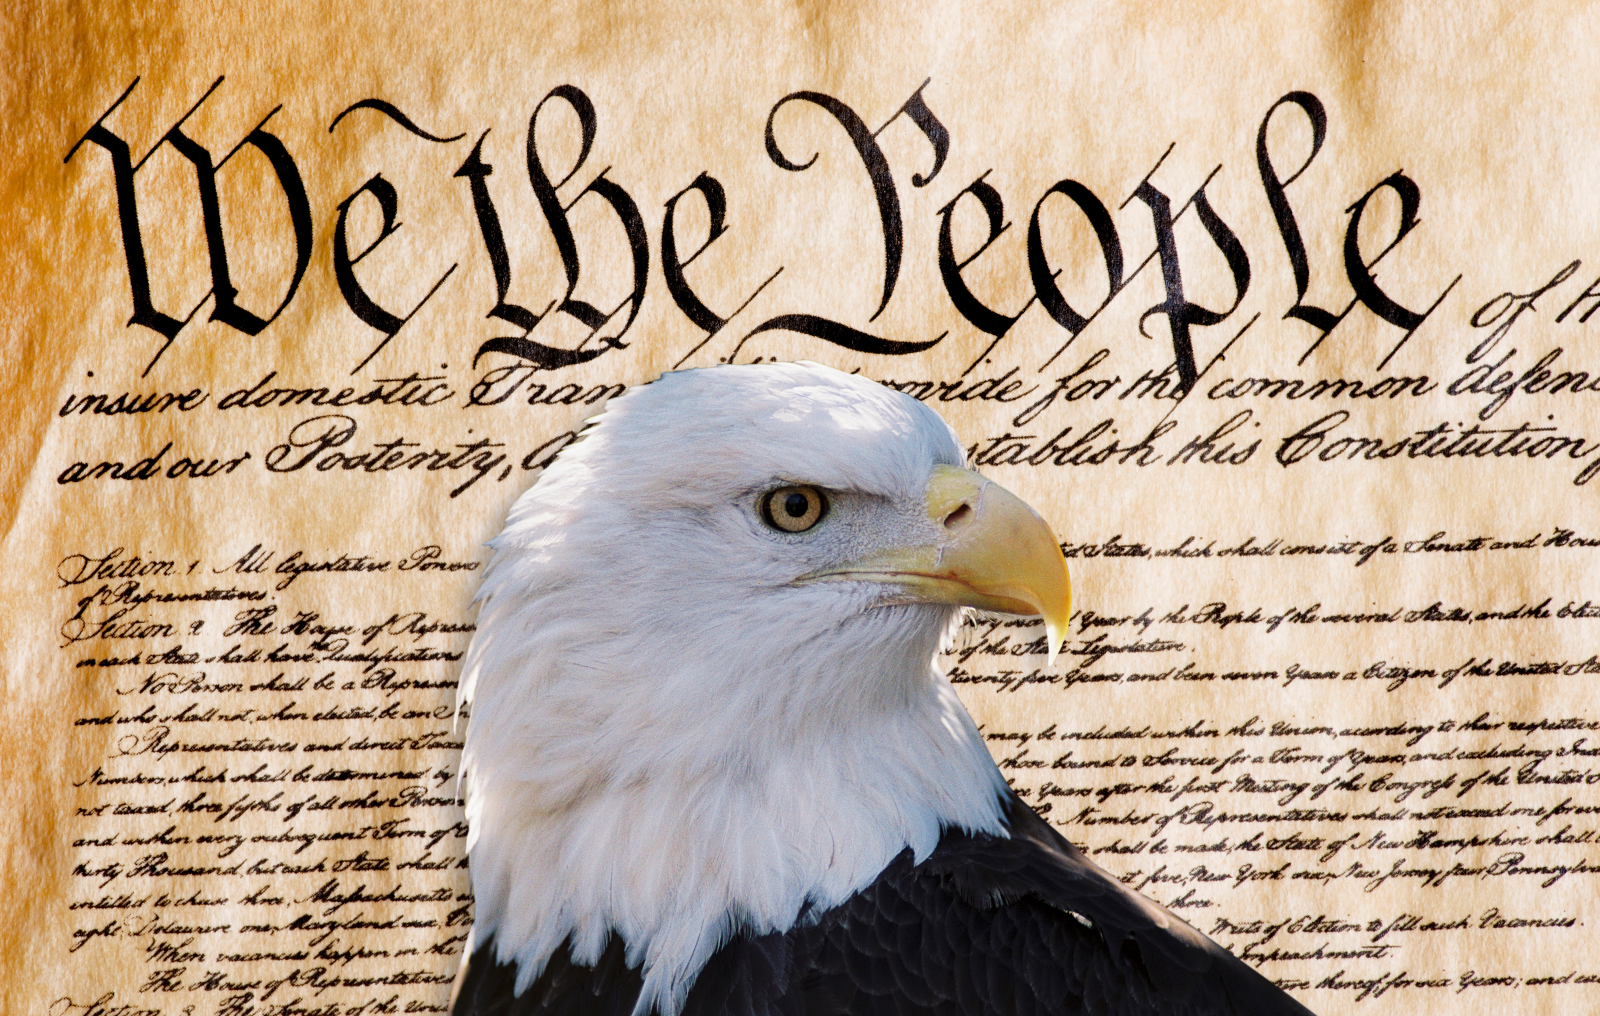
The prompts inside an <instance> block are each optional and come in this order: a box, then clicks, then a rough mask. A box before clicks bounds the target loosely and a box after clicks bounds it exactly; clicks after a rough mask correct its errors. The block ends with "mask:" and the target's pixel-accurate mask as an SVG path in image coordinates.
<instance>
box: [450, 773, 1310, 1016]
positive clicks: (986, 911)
mask: <svg viewBox="0 0 1600 1016" xmlns="http://www.w3.org/2000/svg"><path fill="white" fill-rule="evenodd" d="M1007 822H1008V825H1009V827H1010V830H1011V838H1010V839H1002V838H1000V837H996V836H991V835H987V834H980V835H969V834H967V833H964V832H960V831H957V830H947V831H946V832H945V834H944V836H943V837H942V838H941V839H940V841H939V845H938V847H937V848H936V849H935V850H934V852H933V853H932V854H931V855H930V856H929V857H928V858H927V859H926V860H924V861H923V862H922V863H921V864H915V865H914V864H913V863H912V860H911V852H910V851H909V850H907V851H906V852H904V853H903V854H901V855H900V856H899V857H898V858H896V859H895V860H894V862H893V863H891V864H890V865H889V867H887V868H886V869H884V871H883V873H882V874H881V875H880V876H879V877H878V878H877V879H876V880H875V881H874V882H873V883H872V884H871V885H869V886H867V887H866V888H864V889H862V890H861V891H860V892H858V893H856V894H855V895H854V896H852V897H850V898H849V899H847V900H846V901H845V902H844V903H842V904H840V905H839V906H837V907H834V908H833V909H831V910H828V911H825V912H823V913H821V914H818V915H806V916H803V917H802V919H801V921H800V922H799V923H798V924H797V925H796V926H795V927H794V928H792V929H790V930H789V931H787V932H783V933H774V934H768V935H762V936H759V937H751V936H739V937H736V938H734V939H733V940H732V941H730V942H729V943H728V944H727V945H725V946H724V947H723V948H722V949H721V950H720V951H719V952H717V953H716V955H714V956H713V957H712V958H711V960H710V961H709V962H708V963H707V964H706V966H705V967H704V968H703V969H702V970H701V971H700V974H699V976H698V977H697V978H696V979H695V982H694V986H693V987H692V988H691V990H690V992H689V996H688V999H687V1000H686V1002H685V1005H684V1008H683V1016H802V1014H804V1016H823V1014H827V1016H867V1014H871V1016H878V1014H882V1016H895V1014H911V1013H920V1014H929V1013H938V1014H949V1016H978V1014H986V1016H987V1014H993V1016H1010V1014H1016V1016H1028V1014H1035V1013H1037V1014H1040V1016H1045V1014H1094V1016H1101V1014H1104V1016H1134V1014H1140V1016H1157V1014H1160V1016H1167V1014H1173V1016H1177V1014H1192V1016H1225V1014H1238V1016H1277V1014H1284V1016H1309V1010H1307V1009H1306V1008H1305V1007H1304V1006H1302V1005H1300V1004H1299V1003H1297V1002H1295V1001H1294V1000H1293V999H1292V998H1290V997H1289V996H1288V995H1287V994H1285V993H1284V992H1282V991H1280V990H1279V989H1278V988H1276V987H1274V986H1273V985H1272V984H1271V982H1269V981H1267V980H1266V978H1264V977H1262V976H1261V975H1260V974H1259V973H1257V972H1256V971H1255V970H1253V969H1251V968H1250V967H1249V966H1247V965H1245V964H1244V963H1243V962H1241V961H1240V960H1238V959H1236V958H1235V957H1234V956H1232V955H1231V954H1230V953H1228V952H1227V951H1226V950H1224V949H1222V948H1221V947H1220V946H1218V945H1216V944H1215V943H1213V942H1211V941H1210V940H1208V939H1206V938H1204V937H1203V936H1201V935H1200V934H1199V933H1198V932H1195V931H1193V930H1192V929H1190V928H1189V927H1188V926H1186V925H1181V924H1178V923H1177V922H1176V921H1175V920H1172V919H1169V923H1170V924H1171V925H1173V926H1172V927H1165V928H1164V927H1161V926H1160V925H1159V924H1158V923H1156V920H1157V918H1156V916H1155V915H1156V914H1157V913H1158V912H1159V911H1157V910H1156V908H1155V905H1154V904H1152V903H1150V902H1149V901H1147V900H1145V899H1143V898H1142V897H1139V896H1137V895H1136V894H1135V893H1133V892H1132V891H1131V890H1129V889H1127V888H1126V887H1124V886H1122V885H1121V884H1119V883H1117V882H1116V881H1115V880H1113V879H1111V878H1110V877H1108V876H1107V875H1106V874H1105V873H1104V872H1102V871H1101V870H1100V869H1098V868H1096V867H1095V866H1094V865H1093V864H1091V863H1090V862H1089V861H1088V860H1087V859H1086V858H1085V857H1084V856H1083V854H1082V852H1080V851H1079V850H1078V849H1077V848H1076V847H1074V846H1072V845H1071V844H1070V843H1068V842H1067V841H1066V840H1065V839H1063V838H1062V837H1061V835H1060V834H1059V833H1057V832H1056V831H1055V830H1054V829H1053V828H1052V827H1051V826H1050V825H1049V823H1047V822H1045V821H1044V820H1043V819H1041V818H1039V817H1038V816H1037V815H1035V814H1034V813H1033V811H1032V810H1031V809H1030V808H1029V807H1028V806H1027V805H1026V804H1024V803H1023V802H1022V801H1021V800H1019V799H1017V798H1015V797H1012V798H1011V800H1010V801H1009V802H1008V807H1007ZM516 974H517V969H516V967H515V966H514V965H502V964H497V963H496V962H495V961H494V942H493V941H492V940H491V941H489V942H485V943H483V944H481V945H480V946H479V947H478V948H477V950H476V951H475V952H474V954H473V956H472V957H471V960H470V964H469V967H468V970H467V972H466V975H465V978H464V979H463V981H462V984H461V989H460V992H459V994H458V996H457V998H456V1003H455V1009H454V1016H546V1014H550V1016H629V1014H630V1013H631V1012H632V1011H633V1007H634V1003H635V1001H636V1000H637V998H638V995H639V990H640V987H641V984H642V979H641V977H640V973H639V971H638V970H637V969H630V968H629V967H627V965H626V963H625V960H624V948H623V944H622V943H621V942H620V941H618V940H616V939H615V938H613V939H612V941H611V942H610V944H609V947H608V948H607V950H606V952H605V954H604V955H603V956H602V957H601V959H600V962H599V963H598V964H597V965H596V966H594V967H578V966H574V965H573V964H572V962H571V960H570V957H569V956H568V954H567V951H566V949H565V948H563V949H561V950H558V952H557V954H556V955H555V956H553V957H552V958H551V960H550V962H549V964H548V965H547V967H546V969H545V971H544V973H543V974H542V975H541V976H540V977H539V978H538V979H537V980H535V981H534V982H533V984H532V985H531V986H530V987H529V988H528V990H527V991H525V992H523V994H521V995H520V996H518V995H514V994H513V990H512V989H513V986H514V985H515V983H516Z"/></svg>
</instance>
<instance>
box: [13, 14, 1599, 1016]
mask: <svg viewBox="0 0 1600 1016" xmlns="http://www.w3.org/2000/svg"><path fill="white" fill-rule="evenodd" d="M1597 25H1600V21H1597V18H1596V17H1595V15H1594V13H1593V11H1592V10H1591V9H1590V8H1588V7H1587V6H1585V5H1582V4H1570V5H1562V4H1542V5H1526V4H1510V3H1507V4H1498V5H1491V4H1468V3H1451V4H1433V5H1417V4H1404V3H1392V4H1383V3H1380V4H1354V3H1352V4H1345V5H1338V4H1324V3H1305V4H1238V3H1231V4H1220V3H1219V4H1209V5H1189V6H1186V7H1184V8H1182V9H1174V8H1172V7H1171V6H1170V5H1164V4H1156V3H1131V4H1130V3H1122V4H1110V3H1093V4H1091V3H1083V4H1055V5H1047V6H1034V5H1022V4H1011V5H1003V4H983V5H978V4H972V5H961V4H950V3H945V4H893V3H878V4H837V5H822V4H778V3H758V4H746V5H734V4H729V5H710V4H705V5H698V6H690V5H679V6H676V7H674V8H672V9H663V8H661V7H660V5H653V4H643V3H632V4H603V5H602V4H577V3H554V4H545V5H538V6H530V7H528V8H527V9H523V10H512V9H509V8H506V7H505V6H504V5H483V6H478V7H472V8H468V7H466V6H465V5H463V6H462V7H460V8H456V7H440V6H422V5H417V6H396V5H389V4H365V3H354V4H352V3H341V4H323V5H315V6H313V5H300V6H296V7H293V8H285V9H270V8H268V7H266V6H265V5H256V4H228V5H213V4H185V5H176V6H174V5H131V6H130V5H128V4H125V3H98V4H97V3H73V4H56V5H47V4H34V5H24V6H23V7H21V8H19V9H17V10H15V11H13V12H11V13H10V14H8V15H7V16H6V20H5V21H4V26H5V53H6V56H7V61H6V63H7V69H6V70H5V71H4V72H0V110H3V113H0V118H3V122H4V124H5V126H6V128H7V139H8V144H7V151H8V154H9V158H8V159H7V160H6V162H5V165H4V167H3V169H0V183H3V188H4V202H3V203H0V222H3V224H4V226H3V233H0V236H3V244H4V246H3V250H4V255H5V265H6V269H7V279H8V282H9V286H8V294H7V299H6V300H5V302H4V306H3V309H0V317H3V321H4V327H5V331H4V334H5V342H6V351H7V358H6V363H7V366H8V370H7V371H6V373H5V381H4V389H3V393H4V398H5V402H6V407H7V408H6V416H5V421H6V424H7V435H6V443H5V448H6V455H5V456H4V458H3V460H0V506H3V507H0V525H3V530H0V532H3V540H4V545H3V553H4V561H5V562H6V567H5V569H4V572H3V581H4V599H3V601H0V602H3V609H0V646H3V650H0V652H3V657H0V660H3V663H0V672H3V675H4V688H5V706H6V719H7V723H6V725H5V733H4V741H3V744H0V759H3V767H4V768H3V771H4V773H5V780H4V783H3V785H4V794H5V797H4V802H3V804H4V815H5V820H4V822H5V825H4V828H5V847H6V851H5V855H4V857H5V861H4V868H3V880H4V887H5V890H6V892H5V896H6V899H7V900H8V912H7V914H6V920H5V921H4V922H3V925H0V927H3V929H4V930H3V931H0V957H3V960H0V963H3V976H0V980H3V981H4V983H5V986H6V987H5V991H6V1008H7V1011H10V1012H16V1013H41V1014H43V1013H49V1014H50V1016H133V1014H135V1013H140V1014H150V1016H156V1014H165V1016H179V1014H189V1013H194V1014H207V1016H209V1014H212V1013H221V1014H230V1016H247V1014H250V1016H289V1014H292V1013H293V1014H309V1013H316V1014H321V1016H358V1014H359V1016H365V1014H369V1013H386V1012H391V1013H399V1012H437V1011H442V1010H443V1008H444V1006H445V1004H446V999H447V997H448V993H449V984H450V980H451V978H452V977H453V976H454V973H455V969H456V966H457V964H458V963H459V961H460V954H461V948H462V944H463V942H464V941H465V936H466V933H467V930H468V928H469V926H470V922H471V912H472V907H471V902H472V901H471V894H470V885H469V881H468V878H467V871H466V867H465V863H464V860H463V858H464V846H465V833H466V827H465V825H464V823H463V818H462V813H461V809H460V806H459V804H458V803H457V790H458V788H457V781H456V769H457V759H458V753H459V747H460V744H459V741H460V726H458V725H457V723H456V721H455V717H454V702H455V686H456V678H457V666H458V665H457V661H458V660H459V658H460V656H461V654H462V652H463V650H464V649H465V647H466V645H467V642H468V640H469V639H470V637H471V633H472V630H473V622H474V614H473V610H472V608H471V606H470V600H471V597H472V594H473V592H474V589H475V588H476V583H477V580H478V578H479V576H480V574H481V567H482V564H483V562H484V561H485V560H486V557H487V552H486V550H485V548H484V546H483V544H484V541H485V540H487V539H488V538H490V537H491V536H493V535H494V534H495V533H496V532H497V531H498V529H499V527H500V525H501V523H502V521H503V519H504V516H505V513H506V510H507V508H508V507H509V505H510V504H511V502H512V501H513V500H514V499H515V498H516V497H517V496H518V494H519V493H521V492H522V491H523V490H525V489H527V488H528V487H529V486H530V485H531V484H533V483H534V482H536V481H537V479H538V476H539V473H540V471H541V469H543V468H544V466H545V465H546V464H547V463H548V462H549V461H550V460H551V458H552V456H554V455H555V454H557V453H558V452H559V451H560V449H561V448H562V447H563V445H564V444H565V443H566V442H568V441H570V440H571V439H572V438H573V437H574V436H575V434H576V431H577V429H578V428H579V427H581V425H582V421H583V420H585V419H586V418H588V417H590V416H592V415H594V414H595V413H597V412H599V411H600V410H601V409H602V408H603V406H604V404H605V403H606V401H607V400H608V399H610V398H612V397H614V396H615V395H617V394H619V393H620V392H622V391H624V390H625V389H626V388H627V387H628V386H632V385H637V384H640V383H643V382H646V381H648V380H650V379H652V378H654V377H656V376H657V375H659V374H660V373H661V372H662V371H666V370H672V369H681V368H690V367H709V366H713V365H716V364H719V363H725V362H737V363H749V362H755V361H764V360H768V359H777V360H787V359H810V360H817V361H821V362H824V363H827V364H831V365H833V366H837V367H840V368H842V369H844V370H847V371H859V372H860V373H862V374H865V375H866V376H868V377H871V378H874V379H877V380H880V381H882V382H884V383H885V384H889V385H891V386H893V387H895V388H898V389H899V390H901V391H903V392H906V393H907V394H910V395H912V396H914V397H916V398H918V399H921V400H923V401H924V402H926V403H928V404H929V405H931V406H933V407H934V408H936V409H937V410H938V411H939V412H940V413H941V414H943V415H944V416H945V418H946V419H947V420H949V421H950V422H951V424H952V425H953V426H954V427H955V428H956V430H957V431H958V432H959V434H960V435H961V437H962V440H963V441H964V442H965V443H966V444H967V445H968V446H969V453H968V454H969V458H970V459H971V461H972V462H973V464H974V465H975V467H976V468H979V469H981V470H982V471H984V472H985V473H986V474H987V475H989V476H991V477H993V478H994V479H996V480H997V481H999V482H1001V483H1003V484H1005V485H1006V486H1007V487H1009V488H1010V489H1012V490H1014V491H1016V492H1017V493H1018V494H1019V495H1021V496H1022V497H1024V498H1025V499H1027V500H1028V501H1029V502H1030V503H1032V504H1033V505H1035V506H1037V507H1038V508H1039V509H1040V511H1041V512H1043V514H1044V515H1045V516H1046V517H1047V519H1048V520H1049V522H1050V523H1051V525H1052V527H1053V528H1054V530H1055V532H1056V533H1057V535H1058V536H1059V537H1060V539H1061V540H1062V541H1063V544H1064V547H1065V550H1066V553H1067V555H1068V560H1069V564H1070V565H1071V566H1072V569H1073V574H1074V580H1075V583H1076V596H1075V605H1076V614H1075V619H1074V625H1073V630H1072V633H1071V637H1070V639H1069V641H1068V643H1067V648H1066V652H1065V653H1064V654H1063V656H1062V657H1061V658H1060V659H1059V660H1058V661H1057V662H1056V664H1055V665H1054V666H1053V667H1049V666H1046V664H1045V656H1044V651H1043V643H1042V639H1041V630H1040V629H1039V628H1038V627H1036V626H1034V625H1031V624H1030V623H1028V622H1026V621H1022V620H1017V619H1009V618H1005V617H1001V616H998V615H996V616H991V617H980V618H978V619H976V620H975V623H974V624H973V625H972V626H971V627H970V628H968V629H967V630H965V631H964V632H963V635H962V639H961V641H960V642H959V644H958V645H957V646H956V648H955V650H954V651H953V652H952V654H951V655H950V656H949V657H948V658H947V660H946V663H947V666H948V668H949V670H950V673H951V675H952V678H953V680H955V681H956V683H957V687H958V689H959V690H960V691H961V693H962V695H963V697H964V699H965V700H966V702H967V703H968V705H969V707H970V708H971V710H972V711H973V713H974V715H975V716H977V718H978V719H979V721H980V722H981V723H983V724H984V730H985V733H986V734H987V736H988V737H989V738H990V740H991V744H992V747H993V750H994V753H995V756H996V759H997V760H998V761H999V762H1000V764H1001V767H1002V769H1003V771H1004V772H1005V773H1006V774H1007V775H1008V776H1009V777H1011V778H1012V779H1013V780H1014V784H1015V786H1016V787H1017V789H1018V792H1019V793H1021V794H1022V795H1023V796H1024V797H1025V798H1026V799H1027V800H1028V801H1029V802H1030V803H1031V804H1033V805H1034V806H1035V807H1036V808H1037V809H1039V810H1040V811H1042V812H1045V813H1046V814H1047V816H1048V818H1050V819H1051V820H1052V821H1053V822H1054V823H1056V825H1057V826H1058V828H1060V830H1061V831H1062V832H1063V833H1064V834H1065V835H1066V836H1067V837H1069V838H1070V839H1072V840H1073V841H1075V842H1077V843H1079V844H1080V845H1082V846H1083V847H1084V848H1085V849H1086V850H1088V851H1089V852H1090V853H1091V855H1092V856H1093V857H1094V859H1095V860H1096V861H1097V862H1098V863H1100V864H1101V865H1102V866H1104V867H1105V868H1106V869H1108V870H1109V871H1111V872H1112V873H1114V874H1116V875H1117V876H1119V877H1122V878H1124V879H1125V880H1126V881H1127V882H1128V883H1129V884H1130V885H1133V886H1135V887H1137V888H1139V889H1140V890H1141V891H1143V892H1145V893H1148V894H1149V895H1151V896H1153V897H1155V898H1156V899H1158V900H1160V901H1161V902H1163V903H1165V904H1167V905H1168V906H1170V907H1172V908H1174V909H1175V910H1176V911H1177V912H1178V913H1180V914H1182V915H1183V916H1184V917H1185V918H1186V919H1187V920H1189V921H1190V922H1191V923H1192V924H1194V925H1195V926H1196V927H1197V928H1199V929H1200V930H1201V931H1203V932H1205V933H1207V934H1209V935H1211V936H1212V937H1214V938H1215V939H1217V940H1218V941H1219V942H1221V943H1223V944H1224V945H1226V946H1227V947H1228V948H1230V949H1231V950H1233V951H1234V952H1235V953H1236V954H1238V955H1240V956H1242V957H1244V958H1246V959H1247V960H1248V961H1249V962H1251V963H1252V964H1254V965H1256V966H1257V967H1258V968H1259V969H1260V970H1261V971H1262V972H1263V973H1264V974H1265V975H1266V976H1268V977H1269V978H1271V979H1273V980H1275V981H1277V982H1278V983H1280V984H1282V985H1284V986H1285V987H1287V988H1288V989H1289V990H1291V991H1292V992H1294V993H1295V994H1296V996H1297V997H1299V998H1300V999H1302V1000H1303V1001H1304V1002H1305V1003H1306V1004H1307V1005H1309V1006H1311V1007H1312V1008H1313V1009H1315V1010H1317V1011H1319V1012H1326V1013H1351V1012H1371V1013H1404V1012H1417V1011H1425V1010H1426V1011H1435V1010H1438V1009H1448V1011H1452V1012H1463V1013H1487V1012H1494V1011H1506V1010H1507V1009H1512V1010H1515V1011H1518V1012H1529V1013H1534V1012H1558V1011H1559V1012H1567V1011H1585V1010H1587V1009H1590V1008H1593V1007H1594V1006H1596V1005H1597V1004H1600V987H1597V985H1600V960H1597V958H1596V950H1595V945H1596V941H1597V939H1596V936H1595V932H1594V930H1593V924H1592V921H1593V919H1594V913H1595V908H1594V904H1593V903H1592V900H1593V899H1594V898H1595V895H1596V888H1597V886H1600V882H1597V875H1600V850H1597V849H1596V847H1595V842H1594V840H1595V828H1596V826H1597V822H1596V817H1595V815H1596V811H1595V809H1596V808H1600V795H1597V793H1596V790H1595V787H1596V784H1597V783H1600V761H1597V753H1600V735H1597V734H1596V729H1597V727H1600V692H1596V691H1595V686H1596V685H1595V681H1596V676H1597V675H1600V656H1597V654H1600V587H1597V585H1596V576H1597V575H1600V568H1597V565H1600V508H1597V502H1596V497H1597V496H1600V481H1596V480H1595V479H1594V477H1595V476H1596V474H1597V473H1600V352H1597V347H1596V343H1595V338H1594V337H1595V335H1596V334H1600V189H1597V187H1596V183H1597V175H1596V170H1595V165H1596V159H1597V158H1600V113H1597V112H1596V106H1595V102H1594V97H1595V96H1596V95H1597V94H1600V63H1597V62H1596V60H1595V59H1594V57H1593V54H1594V52H1595V46H1596V42H1597V38H1596V36H1597ZM708 609H715V605H708ZM752 637H759V633H752Z"/></svg>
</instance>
